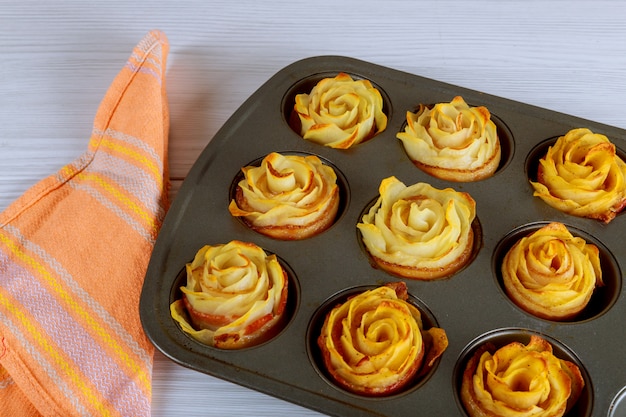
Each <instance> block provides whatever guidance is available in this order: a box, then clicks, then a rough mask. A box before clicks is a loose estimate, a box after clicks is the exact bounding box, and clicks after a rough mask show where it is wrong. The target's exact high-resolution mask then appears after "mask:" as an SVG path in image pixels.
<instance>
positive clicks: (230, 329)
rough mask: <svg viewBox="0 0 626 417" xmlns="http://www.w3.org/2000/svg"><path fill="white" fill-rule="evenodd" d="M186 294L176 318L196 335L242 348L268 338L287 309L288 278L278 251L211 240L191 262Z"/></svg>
mask: <svg viewBox="0 0 626 417" xmlns="http://www.w3.org/2000/svg"><path fill="white" fill-rule="evenodd" d="M186 272H187V282H186V285H185V286H183V287H181V288H180V289H181V291H182V293H183V297H182V299H180V300H176V301H175V302H174V303H172V304H171V306H170V311H171V315H172V318H173V319H174V320H176V322H178V324H179V325H180V326H181V328H182V330H183V331H184V332H185V333H187V334H189V335H190V336H192V337H193V338H194V339H196V340H198V341H200V342H202V343H204V344H207V345H210V346H214V347H217V348H222V349H239V348H243V347H247V346H250V345H253V344H256V343H259V342H262V341H264V340H266V339H267V338H268V337H270V336H271V335H272V332H273V331H274V330H275V328H276V326H277V325H278V324H279V323H280V321H281V319H283V316H284V314H285V310H286V305H287V296H288V278H287V274H286V273H285V271H284V270H283V268H282V266H281V265H280V263H279V262H278V260H277V258H276V255H269V256H268V255H267V254H266V253H265V251H263V249H261V248H260V247H259V246H257V245H255V244H254V243H249V242H241V241H237V240H233V241H231V242H229V243H227V244H223V245H213V246H211V245H206V246H204V247H202V248H201V249H200V250H199V251H198V252H197V254H196V256H195V258H194V260H193V261H192V262H190V263H188V264H187V265H186Z"/></svg>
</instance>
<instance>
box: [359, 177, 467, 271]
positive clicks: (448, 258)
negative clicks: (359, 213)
mask: <svg viewBox="0 0 626 417" xmlns="http://www.w3.org/2000/svg"><path fill="white" fill-rule="evenodd" d="M379 192H380V196H379V197H378V200H377V201H376V203H375V204H374V205H373V206H372V207H371V209H370V210H369V211H368V212H367V213H365V214H364V215H363V217H362V219H361V222H360V223H358V224H357V227H358V229H359V230H360V232H361V235H362V239H363V244H364V245H365V247H366V249H367V251H368V252H369V254H370V256H371V257H372V258H373V260H374V261H375V263H376V264H377V265H378V266H379V267H380V268H382V269H383V270H386V271H388V272H390V273H392V274H395V275H399V276H401V277H405V278H415V279H423V280H430V279H437V278H442V277H446V276H449V275H451V274H453V273H454V272H456V271H458V270H459V269H461V268H462V267H463V266H464V265H465V264H466V263H467V262H468V261H469V259H470V257H471V254H472V248H473V244H474V230H473V229H472V222H473V221H474V218H475V217H476V203H475V201H474V199H472V197H471V196H470V195H469V194H467V193H463V192H458V191H455V190H453V189H452V188H446V189H443V190H439V189H436V188H434V187H432V186H431V185H429V184H426V183H417V184H414V185H411V186H408V187H407V186H406V185H404V183H402V182H401V181H399V180H398V179H397V178H396V177H389V178H386V179H384V180H382V182H381V184H380V187H379Z"/></svg>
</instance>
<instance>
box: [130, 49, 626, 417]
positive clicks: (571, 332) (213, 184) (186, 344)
mask: <svg viewBox="0 0 626 417" xmlns="http://www.w3.org/2000/svg"><path fill="white" fill-rule="evenodd" d="M339 72H346V73H348V74H350V75H352V76H353V78H365V79H368V80H370V81H371V82H372V84H373V85H374V86H376V87H377V88H379V89H380V90H381V94H382V96H383V101H384V110H385V113H386V114H387V116H388V125H387V128H386V129H385V131H383V132H381V133H379V134H378V135H376V136H375V137H373V138H371V139H370V140H368V141H366V142H363V143H361V144H359V145H357V146H355V147H353V148H351V149H347V150H338V149H332V148H327V147H324V146H321V145H318V144H315V143H310V142H308V141H305V140H304V139H302V138H301V137H300V136H299V135H298V133H297V132H295V131H294V130H293V129H292V128H291V127H290V125H289V118H290V108H291V104H290V103H292V100H293V98H294V97H295V94H298V93H301V92H308V91H307V89H310V88H312V86H313V85H315V83H316V82H317V81H319V80H320V79H321V78H323V77H326V76H334V75H336V74H338V73H339ZM457 95H460V96H462V97H463V98H464V99H465V100H466V102H468V103H471V105H482V106H485V107H487V109H489V111H490V112H491V113H492V114H494V115H496V116H497V119H498V127H499V128H500V129H503V128H505V129H506V134H505V136H506V138H505V139H506V141H507V143H506V144H505V146H506V160H505V162H503V163H502V164H501V166H500V168H499V169H498V171H497V172H496V174H495V175H494V176H493V177H491V178H488V179H484V180H481V181H477V182H470V183H454V182H448V181H443V180H439V179H437V178H434V177H432V176H429V175H428V174H426V173H424V172H422V171H421V170H420V169H418V168H417V167H416V166H415V165H413V163H412V162H411V161H410V160H409V158H408V157H407V155H406V153H405V151H404V148H403V146H402V144H401V142H400V140H399V139H397V138H396V134H397V133H398V132H399V131H400V130H401V129H402V128H403V124H404V122H405V114H406V111H407V110H411V111H412V110H413V109H415V107H416V106H418V105H419V104H420V103H422V104H432V103H437V102H449V101H450V100H451V99H452V98H453V97H454V96H457ZM578 127H587V128H589V129H591V130H592V131H594V132H596V133H602V134H605V135H606V136H607V137H609V139H610V140H611V141H612V142H613V143H614V144H615V145H616V146H617V148H618V149H619V150H620V152H621V154H622V155H623V150H624V149H626V132H624V131H623V130H620V129H618V128H615V127H611V126H607V125H602V124H599V123H595V122H592V121H589V120H584V119H580V118H576V117H573V116H569V115H565V114H562V113H556V112H552V111H549V110H545V109H541V108H538V107H534V106H530V105H526V104H523V103H519V102H514V101H510V100H506V99H503V98H500V97H494V96H491V95H488V94H484V93H481V92H478V91H473V90H469V89H465V88H462V87H458V86H454V85H451V84H445V83H441V82H438V81H435V80H431V79H427V78H423V77H420V76H417V75H413V74H408V73H405V72H400V71H397V70H394V69H391V68H386V67H382V66H378V65H375V64H372V63H368V62H364V61H360V60H355V59H352V58H346V57H338V56H323V57H314V58H308V59H305V60H302V61H298V62H296V63H293V64H291V65H289V66H287V67H286V68H284V69H282V70H281V71H279V72H278V73H277V74H276V75H274V76H273V77H272V78H271V79H269V80H268V81H267V82H266V83H265V84H264V85H263V86H261V87H260V88H259V89H258V90H257V91H256V92H255V93H254V94H253V95H252V96H251V97H250V98H249V99H248V100H246V102H244V103H243V104H242V106H241V107H240V108H239V109H238V110H237V111H236V112H235V113H234V114H233V115H232V117H231V118H230V119H229V120H228V121H227V122H226V123H225V124H224V126H223V127H222V128H221V129H220V130H219V131H218V132H217V133H216V135H215V137H214V138H213V139H212V140H211V141H210V143H209V144H208V145H207V147H206V148H205V149H204V151H203V152H202V153H201V155H200V156H199V158H198V160H197V161H196V163H195V164H194V166H193V167H192V169H191V170H190V172H189V174H188V176H187V178H186V180H185V181H184V183H183V185H182V187H181V189H180V191H179V192H178V195H177V197H176V199H175V201H174V202H173V204H172V206H171V208H170V210H169V212H168V214H167V216H166V218H165V221H164V223H163V226H162V229H161V232H160V234H159V237H158V239H157V242H156V245H155V247H154V251H153V254H152V257H151V260H150V263H149V266H148V270H147V273H146V277H145V282H144V286H143V289H142V294H141V302H140V315H141V320H142V324H143V326H144V330H145V332H146V334H147V336H148V337H149V338H150V340H151V341H152V343H153V344H154V345H155V346H156V347H157V348H158V349H159V350H160V351H161V352H163V353H164V354H165V355H166V356H168V357H169V358H171V359H172V360H173V361H175V362H176V363H179V364H181V365H183V366H186V367H189V368H191V369H195V370H197V371H200V372H204V373H207V374H210V375H213V376H216V377H219V378H223V379H225V380H228V381H231V382H235V383H237V384H240V385H243V386H246V387H249V388H252V389H255V390H258V391H261V392H264V393H267V394H270V395H273V396H276V397H279V398H282V399H285V400H288V401H291V402H294V403H296V404H299V405H302V406H305V407H309V408H312V409H315V410H318V411H320V412H323V413H325V414H329V415H335V416H368V415H371V416H432V415H445V416H454V415H461V416H463V415H464V414H463V411H462V409H460V408H459V406H458V403H457V400H456V398H457V395H458V392H457V390H458V383H457V381H456V380H455V372H456V371H455V369H457V366H458V363H460V361H462V360H463V357H464V355H465V354H466V353H467V347H468V346H470V345H471V343H472V342H473V341H475V340H478V339H479V338H481V337H484V336H485V335H489V334H492V332H497V331H500V330H502V329H525V331H528V332H536V333H538V334H541V335H545V336H546V337H547V338H548V339H549V340H553V341H554V342H555V344H557V345H558V346H559V349H561V347H563V351H566V352H572V353H573V354H574V355H575V358H576V360H577V361H579V362H580V364H581V365H582V366H583V368H584V372H585V374H586V375H587V376H588V380H589V381H590V384H589V387H593V389H590V390H589V391H588V394H587V397H586V399H585V403H584V404H582V405H581V407H579V408H575V409H574V410H573V412H572V413H570V417H571V416H576V417H578V416H580V417H582V416H584V417H587V416H593V417H596V416H598V417H599V416H602V417H605V416H612V417H620V416H622V415H624V414H623V413H624V411H623V410H624V402H625V400H624V397H625V396H624V389H625V388H624V386H625V385H626V377H625V375H626V361H625V360H624V358H626V344H625V343H623V341H624V339H625V337H626V326H624V324H623V320H624V317H626V300H624V296H623V283H622V280H623V276H622V271H623V270H624V265H623V260H624V259H626V246H625V245H624V244H623V239H622V237H621V233H622V232H623V231H624V230H626V216H624V215H618V216H617V217H616V218H615V219H614V220H613V221H612V222H611V223H609V224H603V223H601V222H598V221H596V220H592V219H585V218H577V217H573V216H570V215H567V214H565V213H561V212H559V211H557V210H556V209H553V208H551V207H549V206H547V205H546V204H545V203H544V202H543V201H541V200H540V199H538V198H537V197H533V189H532V186H531V185H530V183H529V176H531V175H532V173H529V172H527V171H528V170H529V167H532V166H533V164H535V162H534V161H533V160H532V159H533V158H535V157H536V149H537V147H538V146H540V144H542V143H544V142H545V141H548V140H551V138H554V137H558V136H560V135H564V134H565V133H566V132H567V131H569V130H570V129H573V128H578ZM270 152H288V153H299V154H314V155H317V156H319V157H320V158H321V159H322V160H323V161H325V162H328V163H329V164H330V165H332V166H334V167H335V168H336V169H337V170H338V171H339V172H338V174H339V177H340V187H341V188H342V195H343V197H344V199H345V200H346V201H343V202H342V206H341V210H340V215H339V216H337V219H336V220H335V223H334V224H333V225H332V226H331V227H330V228H329V229H328V230H326V231H324V232H322V233H321V234H319V235H317V236H314V237H311V238H308V239H304V240H302V241H280V240H275V239H272V238H269V237H267V236H263V235H261V234H259V233H256V232H255V231H253V230H251V229H250V228H248V227H247V226H246V225H245V223H244V222H242V221H240V220H239V219H236V218H233V217H232V216H231V215H230V213H229V211H228V204H229V202H230V198H231V186H232V184H233V181H234V179H235V178H236V176H237V173H238V172H239V171H240V169H241V167H243V166H245V165H247V164H250V163H251V161H258V160H259V158H262V157H263V156H265V155H266V154H268V153H270ZM392 175H393V176H396V177H397V178H398V179H399V180H400V181H402V182H404V183H405V184H407V185H410V184H414V183H416V182H427V183H429V184H431V185H432V186H433V187H436V188H440V189H441V188H446V187H451V188H454V189H455V190H457V191H464V192H468V193H469V194H470V195H471V196H472V197H473V198H474V200H475V201H476V211H477V218H478V219H480V232H481V233H480V234H481V239H480V240H479V241H478V244H479V246H480V247H479V248H475V257H474V259H473V260H472V262H471V263H470V264H468V265H467V266H466V267H465V268H463V269H462V270H461V271H459V272H458V273H456V274H454V275H452V276H450V277H448V278H445V279H439V280H435V281H416V280H409V279H401V278H398V277H395V276H391V275H389V274H388V273H386V272H384V271H383V270H380V269H378V268H375V267H373V266H372V264H371V262H370V260H369V258H368V255H367V253H366V251H364V250H363V246H362V244H361V243H360V241H359V239H360V234H359V233H358V230H357V228H356V224H357V223H358V222H359V220H360V215H361V214H362V212H363V210H364V209H365V208H366V206H367V205H368V204H369V203H370V202H371V201H372V198H375V197H376V196H377V194H378V186H379V185H380V182H381V180H382V179H384V178H386V177H389V176H392ZM551 221H556V222H561V223H564V224H565V225H566V226H567V227H568V228H570V230H572V233H573V234H574V235H576V234H578V235H580V236H583V237H586V238H589V239H591V240H592V241H593V243H597V244H599V245H600V248H601V253H602V256H603V258H602V259H603V263H604V264H606V265H608V266H607V274H608V275H609V276H610V280H609V281H610V285H607V286H606V287H605V288H604V289H603V291H604V293H600V294H599V296H598V297H596V298H597V300H596V301H594V305H593V306H592V308H591V311H590V312H589V313H588V314H586V315H585V316H584V318H583V319H581V320H574V321H570V322H567V323H559V322H553V321H548V320H542V319H539V318H536V317H533V316H532V315H530V314H528V313H526V312H524V311H522V310H521V309H520V308H518V307H517V306H515V305H514V304H513V303H512V302H511V301H510V300H509V299H508V297H507V296H506V294H505V292H504V291H503V289H502V287H501V285H500V283H499V278H498V274H497V272H495V271H497V268H498V263H499V262H500V259H501V257H502V256H504V254H503V248H504V247H506V246H507V245H511V244H512V243H511V242H512V241H513V239H514V237H515V236H517V234H518V233H521V231H528V230H531V229H533V228H536V227H537V226H538V225H539V224H545V223H547V222H551ZM234 239H238V240H242V241H248V242H253V243H255V244H257V245H259V246H260V247H262V248H264V249H265V250H266V251H267V252H271V253H275V254H276V255H277V256H278V257H279V259H280V260H281V261H282V262H283V263H284V264H285V265H288V267H289V271H290V272H289V273H290V275H291V279H290V284H292V283H295V284H294V285H295V286H296V287H297V289H296V292H297V293H296V294H295V297H293V298H292V300H293V302H292V305H291V307H290V311H291V312H292V317H291V318H290V320H289V323H288V324H287V325H286V326H285V327H284V328H283V329H282V330H281V331H280V332H279V333H278V334H277V335H276V336H275V337H273V338H272V339H271V340H269V341H266V342H264V343H262V344H259V345H257V346H254V347H251V348H247V349H242V350H239V351H224V350H220V349H215V348H212V347H210V346H205V345H202V344H201V343H199V342H197V341H195V340H193V339H192V338H191V337H189V336H187V335H186V334H184V333H183V332H182V331H181V329H180V328H179V326H178V325H177V324H176V322H175V321H174V320H173V319H172V317H171V315H170V303H171V302H172V301H173V299H176V297H177V296H178V294H179V290H178V286H180V285H181V282H182V280H183V279H184V278H183V277H181V276H180V275H179V273H180V271H181V270H182V269H183V268H184V265H185V264H186V263H187V262H190V261H191V260H192V259H193V257H194V255H195V253H196V252H197V251H198V250H199V249H200V248H201V247H202V246H204V245H207V244H222V243H227V242H229V241H231V240H234ZM398 280H402V281H404V282H406V284H407V286H408V290H409V294H411V296H412V297H414V298H415V299H416V300H419V301H420V302H421V303H423V305H424V306H428V307H427V309H428V312H429V314H432V316H433V317H434V318H436V322H437V325H438V327H441V328H443V329H444V330H445V331H446V333H447V336H448V340H449V346H448V348H447V350H446V351H445V352H444V354H443V356H442V357H441V358H440V360H439V363H438V365H437V366H436V368H435V369H434V370H433V371H432V372H431V374H429V375H428V376H427V378H425V379H424V380H422V381H419V382H418V383H417V384H415V385H414V386H413V387H411V388H410V389H408V390H407V391H405V392H402V393H400V394H397V395H392V396H389V397H382V398H368V397H364V396H359V395H355V394H351V393H348V392H345V391H344V390H341V389H338V388H337V387H336V386H334V385H333V384H332V383H329V381H328V378H326V377H325V376H324V375H323V372H321V371H320V369H319V365H317V364H316V362H315V359H314V357H315V356H314V355H313V356H312V353H311V351H312V347H311V340H313V339H315V337H314V335H313V334H312V333H311V332H314V330H311V329H314V328H315V327H312V323H314V322H315V317H317V316H318V315H319V312H320V311H321V310H320V309H322V308H323V306H324V305H325V303H326V302H327V301H328V300H330V299H332V298H333V297H334V296H335V295H337V294H341V293H342V292H344V291H346V290H347V289H350V288H363V287H372V286H378V285H383V284H384V283H386V282H394V281H398ZM312 358H313V359H312ZM577 410H578V411H577ZM580 410H583V411H580ZM620 413H621V414H620Z"/></svg>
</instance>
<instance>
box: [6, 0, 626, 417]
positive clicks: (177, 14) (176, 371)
mask: <svg viewBox="0 0 626 417" xmlns="http://www.w3.org/2000/svg"><path fill="white" fill-rule="evenodd" d="M150 29H161V30H163V31H164V32H165V33H166V35H167V36H168V38H169V40H170V44H171V51H170V56H169V63H168V74H167V85H168V93H169V102H170V114H171V131H170V160H169V163H170V167H171V176H172V180H173V190H172V193H173V195H175V193H176V190H177V189H178V187H179V186H180V183H181V182H182V180H184V178H185V175H186V174H187V172H188V170H189V169H190V167H191V165H192V164H193V162H194V161H195V159H196V158H197V157H198V155H199V153H200V152H201V150H202V149H203V148H204V147H205V146H206V144H207V143H208V142H209V141H210V140H211V138H212V136H213V135H214V134H215V132H216V131H217V130H218V129H219V128H220V127H221V126H222V124H223V123H224V122H225V121H226V120H227V118H228V117H229V116H230V115H231V114H232V113H233V112H234V111H235V110H236V109H237V107H239V105H241V104H242V103H243V101H244V100H245V99H246V98H247V97H248V96H249V95H250V94H252V93H253V92H254V91H255V90H256V89H257V88H258V87H259V86H260V85H261V84H262V83H263V82H265V81H266V80H267V79H269V78H270V77H271V76H272V75H273V74H274V73H276V72H277V71H279V70H280V69H281V68H283V67H284V66H286V65H288V64H290V63H292V62H294V61H296V60H298V59H301V58H305V57H310V56H316V55H328V54H334V55H345V56H351V57H355V58H360V59H363V60H366V61H371V62H374V63H377V64H381V65H385V66H389V67H392V68H396V69H399V70H403V71H407V72H410V73H414V74H418V75H422V76H426V77H430V78H434V79H437V80H440V81H445V82H449V83H452V84H457V85H461V86H464V87H469V88H472V89H476V90H479V91H483V92H486V93H489V94H494V95H498V96H502V97H505V98H508V99H513V100H518V101H522V102H526V103H530V104H534V105H538V106H540V107H545V108H548V109H551V110H557V111H560V112H564V113H569V114H572V115H575V116H579V117H583V118H587V119H591V120H595V121H598V122H602V123H606V124H610V125H614V126H618V127H621V128H626V111H625V102H626V2H620V1H617V0H616V1H576V0H573V1H558V0H550V1H539V0H514V1H496V0H492V1H488V0H474V1H450V0H446V1H434V0H433V1H421V0H419V1H409V0H407V1H400V0H392V1H386V2H382V1H369V0H360V1H357V0H350V1H341V0H333V1H328V0H321V1H314V2H313V1H308V2H304V1H300V0H291V1H276V0H275V1H265V2H263V1H256V0H238V1H228V0H208V1H180V2H178V1H176V2H175V1H166V0H154V1H151V2H147V1H121V0H113V1H98V2H96V1H60V2H44V1H41V0H40V1H33V0H22V1H6V0H0V210H3V209H4V208H6V207H7V206H8V205H9V204H10V203H11V202H12V201H13V200H14V199H16V198H17V197H18V196H19V195H20V194H21V193H22V192H24V191H25V190H26V189H27V188H28V187H30V186H31V185H32V184H34V183H35V182H37V181H38V180H39V179H41V178H43V177H45V176H47V175H49V174H52V173H54V172H55V171H57V170H58V169H59V168H61V167H62V166H63V165H65V164H67V163H68V162H71V161H72V160H73V159H74V158H75V157H77V156H78V155H80V154H81V153H82V152H83V151H84V150H85V149H86V146H87V142H88V140H89V135H90V132H91V123H92V120H93V116H94V115H95V111H96V109H97V107H98V105H99V103H100V100H101V99H102V96H103V95H104V93H105V91H106V89H107V88H108V86H109V84H110V82H111V81H112V79H113V77H114V76H115V75H116V74H117V72H118V71H119V69H120V68H121V66H122V65H123V64H124V62H125V61H126V58H127V57H128V55H129V54H130V51H131V50H132V48H133V46H134V45H135V44H136V43H137V42H138V41H139V40H140V39H141V38H142V37H143V36H144V34H145V33H146V32H147V31H149V30H150ZM153 382H154V388H153V415H154V416H187V417H191V416H196V415H202V416H224V415H232V416H253V415H254V416H276V415H290V416H296V415H301V416H313V415H318V414H317V413H315V412H313V411H310V410H307V409H304V408H301V407H298V406H295V405H292V404H290V403H287V402H284V401H282V400H278V399H275V398H272V397H270V396H266V395H263V394H260V393H257V392H255V391H251V390H248V389H245V388H242V387H239V386H235V385H234V384H231V383H229V382H224V381H222V380H219V379H216V378H213V377H210V376H207V375H204V374H201V373H197V372H194V371H191V370H188V369H185V368H182V367H180V366H178V365H176V364H174V363H173V362H171V361H169V360H168V359H167V358H165V357H164V356H163V355H162V354H160V353H158V352H157V354H156V356H155V365H154V376H153ZM190 392H191V393H192V394H190Z"/></svg>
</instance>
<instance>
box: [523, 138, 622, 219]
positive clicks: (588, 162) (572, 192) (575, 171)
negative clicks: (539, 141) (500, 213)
mask: <svg viewBox="0 0 626 417" xmlns="http://www.w3.org/2000/svg"><path fill="white" fill-rule="evenodd" d="M531 184H532V186H533V188H534V189H535V192H534V195H535V196H537V197H539V198H541V199H542V200H543V201H545V202H546V203H547V204H548V205H550V206H552V207H554V208H556V209H558V210H561V211H563V212H565V213H568V214H571V215H574V216H578V217H588V218H592V219H597V220H600V221H603V222H605V223H609V222H610V221H611V220H613V219H614V218H615V216H616V214H617V213H619V212H620V211H622V210H623V209H624V207H625V206H626V163H624V161H623V160H622V159H621V158H620V157H619V156H618V155H617V154H616V150H615V145H614V144H613V143H611V142H610V141H609V139H608V138H607V137H606V136H604V135H601V134H597V133H593V132H592V131H591V130H589V129H573V130H570V131H569V132H567V134H566V135H565V136H561V137H559V139H558V140H557V141H556V143H555V144H554V145H553V146H551V147H550V148H549V149H548V151H547V153H546V155H545V156H544V157H543V158H541V159H540V160H539V168H538V170H537V181H531Z"/></svg>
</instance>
